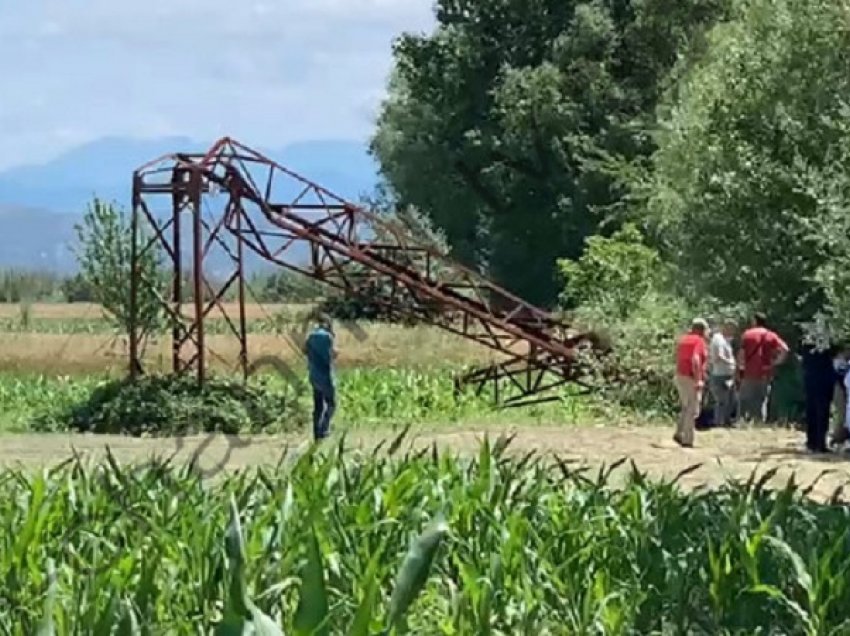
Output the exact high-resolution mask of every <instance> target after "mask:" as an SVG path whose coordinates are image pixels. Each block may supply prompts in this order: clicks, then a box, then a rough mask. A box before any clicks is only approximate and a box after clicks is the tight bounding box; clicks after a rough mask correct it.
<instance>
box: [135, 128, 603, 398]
mask: <svg viewBox="0 0 850 636" xmlns="http://www.w3.org/2000/svg"><path fill="white" fill-rule="evenodd" d="M211 201H212V202H214V204H213V205H210V202H211ZM163 203H164V204H165V205H164V206H162V205H161V204H163ZM157 204H160V206H161V207H158V206H157ZM210 208H215V209H214V211H212V212H211V213H210V214H205V213H204V211H205V210H208V209H210ZM132 233H133V236H132V244H133V250H132V255H131V261H132V272H133V275H132V276H131V293H130V295H131V301H130V314H131V318H130V324H131V326H130V333H129V349H130V372H131V375H135V374H137V373H138V372H139V371H140V370H141V369H142V352H141V343H142V340H143V338H144V334H143V333H142V332H141V328H140V326H139V312H140V310H141V309H140V295H139V290H140V286H141V285H147V286H149V287H153V288H157V286H158V283H157V281H150V280H146V279H145V277H144V275H143V272H142V267H141V263H142V259H143V258H145V256H146V255H147V253H148V251H149V250H152V249H154V248H155V246H159V249H160V250H161V253H164V254H165V255H166V258H167V259H168V261H169V264H170V272H171V274H172V276H171V281H170V284H169V285H168V287H169V288H170V289H169V290H168V292H166V293H165V294H164V295H162V296H160V297H159V302H160V303H161V305H162V307H164V308H165V309H166V311H167V313H168V315H169V316H170V318H171V320H170V322H171V324H172V334H171V339H172V351H173V354H172V368H173V371H174V372H175V373H177V374H185V373H192V372H193V373H195V374H196V375H197V378H198V381H199V382H200V383H203V382H204V380H205V377H206V372H207V366H208V359H207V358H208V356H207V353H208V351H207V347H206V346H205V336H206V326H207V322H208V319H209V317H210V314H211V312H212V311H213V309H216V308H218V310H219V311H220V313H221V315H222V316H223V317H224V319H225V321H226V323H227V329H228V331H229V332H231V333H232V334H233V335H234V336H235V337H236V341H237V342H238V347H239V351H238V354H239V356H238V357H239V366H240V368H241V370H242V372H243V373H244V374H246V375H247V373H248V369H249V361H248V335H247V320H248V318H247V316H246V308H245V307H246V275H245V272H246V265H245V263H246V252H249V253H251V254H254V255H256V256H259V257H260V259H262V261H265V262H267V263H270V264H275V265H278V266H280V267H284V268H287V269H290V270H294V271H297V272H301V273H302V274H304V275H306V276H309V277H311V278H313V279H315V280H318V281H321V282H323V283H325V284H327V285H329V286H331V287H334V288H336V289H337V290H340V291H342V292H344V293H349V294H354V293H360V294H363V293H364V292H367V293H368V294H369V295H370V299H371V300H373V301H374V302H375V303H378V304H381V305H383V306H385V307H387V308H388V310H389V311H390V312H392V313H393V314H397V315H399V316H404V317H406V318H412V319H414V320H418V321H422V322H426V323H430V324H432V325H435V326H437V327H440V328H442V329H445V330H447V331H450V332H452V333H455V334H457V335H460V336H462V337H464V338H467V339H469V340H472V341H475V342H477V343H479V344H481V345H483V346H486V347H489V348H490V349H491V350H493V351H495V352H497V353H498V354H500V358H501V359H500V360H499V361H498V362H497V363H496V364H493V365H492V366H489V367H485V368H479V369H474V370H473V371H471V372H468V373H466V374H465V375H463V376H461V377H459V378H456V387H457V388H459V389H460V388H464V387H469V386H472V387H473V388H474V389H476V390H477V391H478V392H481V390H482V389H483V388H484V387H485V386H487V385H491V386H493V388H494V397H495V399H496V401H497V402H498V403H499V404H501V405H504V406H508V405H518V404H526V403H529V402H532V401H533V402H539V401H544V400H546V399H553V398H552V397H551V396H550V397H548V398H547V397H546V396H544V395H543V394H544V393H546V392H549V391H550V390H551V389H554V388H556V387H560V386H563V385H565V384H568V383H573V384H576V385H578V386H580V387H584V388H586V389H589V388H590V387H589V385H588V384H587V382H586V380H585V378H586V372H587V367H586V366H585V365H584V364H583V363H582V362H581V360H582V357H583V355H584V351H585V350H587V349H592V348H593V346H595V344H596V342H595V340H594V338H593V336H592V334H588V333H581V332H576V331H573V330H572V329H571V328H570V327H569V326H568V325H567V324H564V323H563V322H561V321H560V320H558V319H557V318H556V317H555V316H553V315H552V314H550V313H548V312H546V311H543V310H541V309H539V308H537V307H534V306H533V305H530V304H529V303H527V302H525V301H523V300H522V299H521V298H518V297H517V296H515V295H513V294H511V293H509V292H508V291H506V290H504V289H502V288H500V287H498V286H497V285H495V284H494V283H492V282H491V281H489V280H487V279H486V278H485V277H483V276H481V275H480V274H478V273H476V272H474V271H472V270H470V269H467V268H465V267H462V266H459V265H457V264H455V263H454V262H452V261H451V260H450V259H449V258H448V257H447V256H446V255H445V254H442V253H440V252H439V251H438V250H437V249H435V248H433V247H432V246H430V245H423V244H421V243H420V242H417V240H416V239H415V238H414V237H413V236H412V235H411V234H412V233H411V232H410V231H405V230H404V228H400V227H398V226H397V225H396V224H394V223H391V222H389V221H388V220H387V219H385V218H383V217H381V216H380V215H377V214H374V213H371V212H369V211H367V210H365V209H363V208H361V207H358V206H356V205H353V204H351V203H349V202H347V201H345V200H343V199H341V198H340V197H338V196H336V195H334V194H332V193H331V192H329V191H328V190H325V189H324V188H322V187H320V186H318V185H316V184H315V183H312V182H310V181H308V180H307V179H305V178H303V177H301V176H299V175H297V174H295V173H294V172H292V171H290V170H288V169H286V168H284V167H283V166H281V165H279V164H277V163H275V162H274V161H271V160H270V159H268V158H266V157H264V156H263V155H262V154H260V153H259V152H256V151H254V150H252V149H250V148H248V147H246V146H244V145H242V144H240V143H238V142H236V141H234V140H232V139H230V138H223V139H221V140H219V141H218V142H216V143H215V144H214V145H213V146H212V147H211V148H210V150H209V151H208V152H207V153H206V154H203V155H202V154H172V155H166V156H164V157H161V158H159V159H157V160H155V161H152V162H150V163H148V164H146V165H144V166H142V167H141V168H139V169H138V170H136V171H135V172H134V174H133V217H132ZM214 246H217V247H218V248H219V249H221V250H222V251H223V252H224V253H225V254H226V262H227V263H228V265H227V267H226V271H225V272H218V273H217V275H218V279H217V280H219V281H222V282H221V284H220V285H219V287H218V289H216V288H215V285H214V284H213V282H212V280H211V278H210V263H209V258H210V253H211V249H212V248H213V247H214ZM297 249H300V250H301V252H302V253H306V254H308V255H309V258H308V259H307V262H301V261H293V260H291V259H290V260H286V258H287V256H288V255H291V254H292V253H293V251H294V250H297ZM186 252H188V254H185V253H186ZM184 256H188V258H184ZM302 261H303V259H302ZM187 266H188V268H190V269H191V277H190V280H189V281H185V280H184V278H183V275H184V274H183V273H184V271H186V269H187ZM187 282H188V286H189V287H190V290H191V295H192V297H193V308H192V311H191V312H190V313H189V315H185V314H184V312H183V309H182V305H183V298H184V297H185V294H184V287H186V286H187ZM231 290H235V292H236V295H237V298H238V302H237V303H236V307H237V309H236V310H235V311H234V310H232V309H231V310H230V313H228V310H227V308H226V306H225V303H224V302H223V298H224V297H225V295H226V294H227V293H228V292H229V291H231ZM165 296H169V297H165ZM232 313H235V314H236V315H231V314H232Z"/></svg>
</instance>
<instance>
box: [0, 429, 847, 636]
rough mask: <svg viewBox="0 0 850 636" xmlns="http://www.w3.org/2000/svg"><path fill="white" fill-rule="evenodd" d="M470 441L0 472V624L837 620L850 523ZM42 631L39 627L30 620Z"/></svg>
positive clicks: (763, 625) (224, 630)
mask: <svg viewBox="0 0 850 636" xmlns="http://www.w3.org/2000/svg"><path fill="white" fill-rule="evenodd" d="M509 442H510V438H507V437H500V438H498V439H496V440H495V441H493V442H492V443H491V442H490V441H488V440H484V441H483V442H482V444H481V447H480V450H479V451H478V452H477V454H475V455H474V456H468V457H464V456H459V455H455V454H452V453H446V452H439V451H438V450H437V449H436V447H424V448H421V449H416V448H414V447H413V446H409V447H408V446H406V443H405V442H404V440H403V436H399V437H397V438H396V439H394V440H388V443H387V444H385V445H383V446H382V447H379V448H377V449H373V450H363V449H346V448H345V442H344V440H343V441H341V442H340V443H339V445H338V446H332V447H325V448H316V447H313V448H310V449H308V450H307V451H306V452H303V453H302V454H300V455H296V454H292V453H290V454H284V456H283V458H282V460H281V462H280V464H279V465H278V466H277V467H276V468H275V469H264V468H257V469H255V470H252V471H250V472H246V473H238V474H230V475H228V476H226V477H220V478H219V479H218V480H217V481H215V482H204V480H203V479H202V478H201V477H200V476H199V474H198V472H197V471H196V470H195V469H194V468H193V466H192V465H187V466H183V467H179V466H170V465H168V463H167V462H165V461H156V462H152V463H150V464H146V465H143V466H137V467H129V466H119V465H118V464H117V463H116V462H115V461H114V459H112V458H111V456H110V457H108V458H107V460H106V461H104V462H103V464H101V465H98V466H95V465H88V464H86V463H84V462H82V461H81V460H79V459H74V460H69V461H68V462H66V463H65V464H64V465H62V466H58V467H56V468H54V469H52V470H49V471H46V472H44V473H43V474H40V475H28V474H24V473H21V472H15V471H12V470H8V471H7V472H5V473H3V474H2V477H0V481H2V491H3V493H4V497H3V498H1V499H0V520H2V524H3V528H4V530H5V531H4V532H3V533H2V538H1V539H0V542H2V544H1V545H0V570H2V572H3V573H4V574H5V581H4V585H3V586H2V588H0V625H2V633H4V634H15V635H18V634H20V635H24V634H27V635H29V634H34V633H41V634H92V635H95V634H98V635H99V634H166V633H168V634H209V633H213V632H214V631H215V633H220V634H248V633H254V634H281V633H284V634H350V635H360V634H401V633H410V634H424V635H430V634H434V635H437V634H443V635H451V634H492V635H499V634H504V635H508V634H511V635H513V634H687V633H691V634H806V635H815V634H846V633H850V624H848V622H847V611H846V608H847V607H850V585H848V577H847V574H848V567H850V540H848V533H849V532H850V524H848V521H850V519H848V512H847V509H846V508H845V507H844V506H838V505H832V506H826V505H818V504H815V503H811V502H808V501H807V500H806V499H805V498H804V497H803V496H802V495H803V494H805V493H804V491H803V490H801V489H799V488H798V487H796V486H795V485H794V484H793V483H789V484H788V486H787V487H786V488H785V489H784V490H782V491H781V492H778V493H771V492H768V491H767V490H765V488H764V484H765V483H766V482H767V480H768V479H769V478H770V475H764V476H763V477H761V478H760V479H756V478H755V476H754V477H752V478H751V479H750V480H749V481H748V482H746V483H729V484H728V485H726V486H725V487H723V488H721V489H718V490H713V491H697V492H691V493H686V492H683V491H682V490H681V489H680V488H679V486H678V485H677V482H676V480H671V481H666V482H660V481H649V480H648V479H647V478H646V476H645V475H643V474H641V473H640V472H639V471H638V470H637V469H636V468H634V467H631V468H629V467H628V466H626V465H625V464H624V463H621V465H619V466H616V465H615V466H611V467H610V468H608V469H603V470H600V471H599V473H598V474H585V473H582V472H581V471H578V470H572V469H571V468H570V466H569V465H567V464H566V463H563V462H559V461H557V460H553V459H551V458H544V457H542V456H537V455H533V454H532V455H525V456H519V455H516V454H513V453H510V452H509V450H510V446H509ZM39 629H40V630H42V631H40V632H39V631H38V630H39Z"/></svg>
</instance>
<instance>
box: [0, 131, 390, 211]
mask: <svg viewBox="0 0 850 636" xmlns="http://www.w3.org/2000/svg"><path fill="white" fill-rule="evenodd" d="M239 141H241V142H243V143H245V144H247V145H249V146H251V147H255V148H256V149H257V150H258V151H260V152H263V153H264V154H266V155H268V156H269V157H270V158H271V159H273V160H275V161H277V162H279V163H281V164H282V165H284V166H285V167H287V168H290V169H292V170H294V171H295V172H297V173H299V174H301V175H302V176H304V177H306V178H308V179H310V180H311V181H315V182H317V183H318V184H319V185H321V186H323V187H325V188H327V189H329V190H331V191H332V192H335V193H336V194H339V195H340V196H342V197H343V198H347V199H358V198H359V196H360V195H361V194H363V193H366V192H371V190H372V188H374V186H375V183H376V179H377V177H376V174H377V168H376V166H375V163H374V161H373V160H372V158H371V157H370V156H369V155H368V153H367V150H366V146H365V144H363V143H359V142H355V141H309V142H302V143H298V144H292V145H290V146H286V147H284V148H282V149H268V148H263V147H257V146H254V145H253V144H251V142H250V140H239ZM211 144H212V142H206V143H203V142H198V141H193V140H191V139H187V138H184V137H164V138H160V139H151V140H137V139H125V138H116V137H104V138H102V139H98V140H97V141H94V142H91V143H89V144H85V145H82V146H78V147H76V148H74V149H72V150H70V151H68V152H66V153H64V154H62V155H60V156H59V157H56V158H55V159H53V160H52V161H49V162H47V163H45V164H41V165H35V166H20V167H16V168H11V169H9V170H6V171H0V205H9V206H26V207H37V208H45V209H47V210H50V211H54V212H71V213H80V212H81V210H83V209H85V206H86V203H87V202H88V201H90V200H91V198H92V196H93V195H95V194H96V195H97V196H99V197H100V198H102V199H108V200H115V201H118V202H119V203H122V204H124V205H126V204H127V203H128V202H129V199H130V184H131V177H132V173H133V170H135V169H136V168H138V167H139V166H141V165H142V164H144V163H146V162H147V161H150V160H152V159H156V158H157V157H159V156H161V155H164V154H168V153H172V152H203V151H206V150H207V149H208V148H209V146H210V145H211Z"/></svg>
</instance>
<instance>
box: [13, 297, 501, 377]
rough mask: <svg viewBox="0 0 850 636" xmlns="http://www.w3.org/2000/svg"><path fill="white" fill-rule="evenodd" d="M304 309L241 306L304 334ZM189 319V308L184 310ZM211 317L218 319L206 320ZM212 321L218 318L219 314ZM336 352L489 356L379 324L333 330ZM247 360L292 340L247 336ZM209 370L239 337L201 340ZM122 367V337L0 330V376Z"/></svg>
mask: <svg viewBox="0 0 850 636" xmlns="http://www.w3.org/2000/svg"><path fill="white" fill-rule="evenodd" d="M308 310H309V307H308V306H303V305H254V304H252V305H247V306H246V314H247V316H248V320H249V321H250V320H263V319H266V318H268V317H269V316H272V315H280V314H281V313H282V312H286V313H287V314H288V315H291V316H293V317H294V320H293V322H292V327H291V328H292V330H293V332H294V333H297V332H298V331H300V330H302V329H303V328H304V326H305V325H306V326H309V323H304V322H302V318H301V316H304V315H306V313H307V312H308ZM30 311H31V316H32V318H34V319H40V320H50V321H57V322H61V321H69V320H81V319H96V318H97V317H98V316H100V315H101V309H100V307H98V306H97V305H91V304H60V303H57V304H48V303H44V304H36V305H32V307H31V309H30ZM184 311H186V312H187V313H188V312H190V311H192V308H191V307H189V306H186V307H185V308H184ZM226 311H227V312H228V313H229V314H230V315H236V313H237V311H238V310H237V307H236V305H234V304H229V305H226ZM19 312H20V308H19V306H18V305H3V304H0V318H4V317H7V318H14V317H15V316H17V315H18V313H19ZM212 315H213V316H216V315H217V314H215V313H214V314H212ZM218 316H219V317H218V320H223V318H221V317H220V314H218ZM337 346H338V349H339V354H340V357H339V365H340V367H357V366H360V367H376V366H384V367H400V366H408V367H419V366H435V365H461V364H468V363H485V362H488V361H491V360H493V359H494V355H495V354H494V353H493V352H491V351H490V350H488V349H486V348H485V347H482V346H480V345H477V344H475V343H472V342H470V341H468V340H465V339H463V338H460V337H458V336H455V335H453V334H450V333H447V332H444V331H441V330H439V329H436V328H433V327H428V326H415V327H403V326H396V325H385V324H363V325H358V326H357V328H356V329H351V328H347V327H346V326H345V325H338V326H337ZM248 348H249V351H248V358H249V361H250V360H256V359H258V358H260V357H263V356H269V355H273V356H277V357H280V358H282V359H284V360H296V359H298V358H299V357H300V356H299V354H298V353H297V352H296V351H295V349H294V347H293V343H292V340H291V339H289V338H287V337H284V336H283V335H277V334H273V333H249V335H248ZM206 350H207V356H208V360H209V363H210V366H211V367H212V368H213V369H216V370H221V371H224V370H236V368H237V361H238V355H239V345H238V341H237V339H236V338H235V337H234V336H232V335H230V334H221V333H218V334H211V335H207V337H206ZM146 360H147V365H148V367H149V368H150V369H151V370H154V369H159V370H164V369H167V368H169V366H170V363H171V341H170V337H169V336H167V335H166V336H163V337H160V338H159V339H158V340H157V341H155V342H151V343H150V345H149V347H148V350H147V352H146ZM126 367H127V345H126V339H125V338H116V337H115V336H112V335H110V334H108V333H93V334H89V333H84V334H63V333H34V332H26V331H25V332H15V333H10V332H5V333H4V332H2V331H0V372H13V373H15V372H16V373H44V374H50V375H74V374H82V373H112V372H118V373H120V372H123V371H124V370H125V369H126Z"/></svg>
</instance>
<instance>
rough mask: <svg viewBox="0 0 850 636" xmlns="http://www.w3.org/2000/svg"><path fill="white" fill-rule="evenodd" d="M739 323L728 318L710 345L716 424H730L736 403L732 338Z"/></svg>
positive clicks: (712, 337)
mask: <svg viewBox="0 0 850 636" xmlns="http://www.w3.org/2000/svg"><path fill="white" fill-rule="evenodd" d="M736 330H737V325H736V324H735V321H733V320H726V321H724V322H723V325H722V327H721V328H720V329H719V330H717V331H715V332H714V334H713V335H712V336H711V343H710V344H709V346H708V388H709V391H711V396H712V398H713V399H714V425H715V426H729V425H730V424H731V423H732V409H733V407H734V404H735V354H734V352H733V351H732V338H733V337H734V336H735V331H736Z"/></svg>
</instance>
